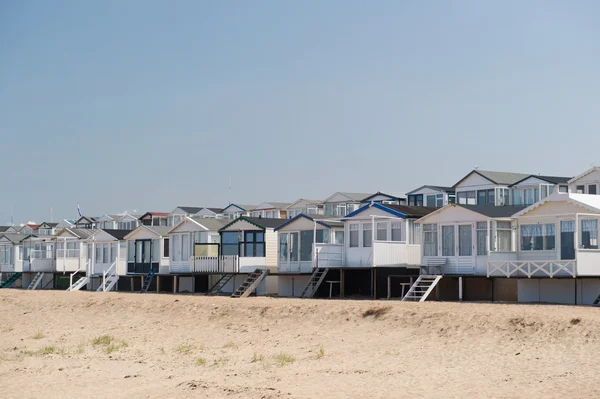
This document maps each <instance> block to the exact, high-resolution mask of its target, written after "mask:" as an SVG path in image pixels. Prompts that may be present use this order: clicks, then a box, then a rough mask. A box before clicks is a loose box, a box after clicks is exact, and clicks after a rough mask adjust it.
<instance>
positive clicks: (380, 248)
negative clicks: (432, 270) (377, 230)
mask: <svg viewBox="0 0 600 399" xmlns="http://www.w3.org/2000/svg"><path fill="white" fill-rule="evenodd" d="M420 264H421V246H420V245H411V244H407V243H406V242H401V241H398V242H396V241H375V242H374V243H373V267H395V266H403V265H414V266H417V265H420Z"/></svg>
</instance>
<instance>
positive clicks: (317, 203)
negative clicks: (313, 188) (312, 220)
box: [285, 198, 323, 209]
mask: <svg viewBox="0 0 600 399" xmlns="http://www.w3.org/2000/svg"><path fill="white" fill-rule="evenodd" d="M301 201H306V202H308V203H310V204H312V205H323V200H310V199H306V198H299V199H297V200H296V201H294V202H292V203H291V204H289V205H288V206H287V207H286V208H285V209H291V208H292V207H293V206H294V205H296V204H297V203H298V202H301Z"/></svg>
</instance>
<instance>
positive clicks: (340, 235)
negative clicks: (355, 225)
mask: <svg viewBox="0 0 600 399" xmlns="http://www.w3.org/2000/svg"><path fill="white" fill-rule="evenodd" d="M356 234H357V236H356V238H357V240H356V246H358V232H356ZM333 239H334V242H335V244H343V243H344V231H339V230H338V231H336V232H334V234H333Z"/></svg>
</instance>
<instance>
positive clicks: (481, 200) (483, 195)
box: [477, 190, 487, 205]
mask: <svg viewBox="0 0 600 399" xmlns="http://www.w3.org/2000/svg"><path fill="white" fill-rule="evenodd" d="M477 205H487V190H480V191H477Z"/></svg>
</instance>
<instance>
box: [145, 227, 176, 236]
mask: <svg viewBox="0 0 600 399" xmlns="http://www.w3.org/2000/svg"><path fill="white" fill-rule="evenodd" d="M140 227H142V228H147V229H148V230H150V231H153V232H155V233H156V234H158V235H159V236H161V237H166V236H168V235H169V230H171V227H170V226H146V225H141V226H139V227H138V229H139V228H140Z"/></svg>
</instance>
